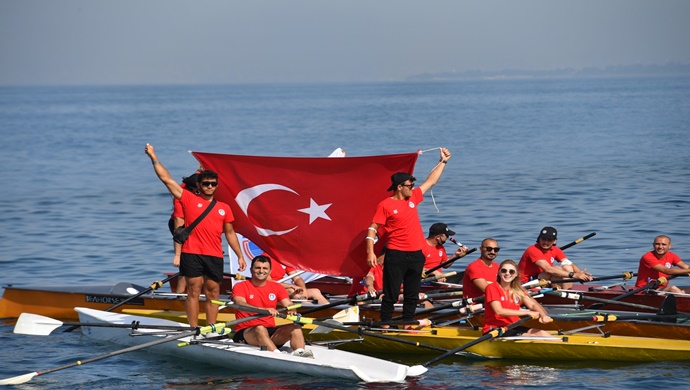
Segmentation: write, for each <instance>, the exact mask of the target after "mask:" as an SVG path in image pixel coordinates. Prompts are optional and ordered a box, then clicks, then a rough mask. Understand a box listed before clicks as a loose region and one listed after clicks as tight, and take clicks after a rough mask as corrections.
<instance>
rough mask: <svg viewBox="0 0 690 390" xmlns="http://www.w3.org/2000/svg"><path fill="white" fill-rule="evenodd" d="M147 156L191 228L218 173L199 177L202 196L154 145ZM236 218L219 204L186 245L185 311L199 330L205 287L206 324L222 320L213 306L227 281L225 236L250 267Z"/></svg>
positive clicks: (242, 266) (206, 203) (183, 271)
mask: <svg viewBox="0 0 690 390" xmlns="http://www.w3.org/2000/svg"><path fill="white" fill-rule="evenodd" d="M145 152H146V155H148V156H149V158H151V163H152V164H153V169H154V171H155V172H156V175H157V176H158V178H159V179H160V180H161V181H162V182H163V184H165V186H166V187H167V188H168V191H170V193H171V194H172V195H173V196H174V197H175V198H176V199H179V200H180V202H181V203H182V211H183V213H184V220H185V224H186V225H187V226H188V225H189V224H191V223H192V222H193V221H195V220H196V219H197V217H199V216H200V215H201V214H202V213H203V212H204V211H205V210H206V208H207V207H208V206H209V205H210V204H211V202H212V201H213V194H214V193H215V192H216V188H218V174H217V173H215V172H213V171H210V170H205V171H201V172H199V175H198V176H197V189H198V191H199V194H198V195H197V194H194V193H193V192H191V191H185V190H184V189H183V188H182V187H181V186H180V185H179V184H178V183H177V182H176V181H175V180H174V179H173V178H172V177H171V176H170V173H169V172H168V170H167V169H165V167H164V166H163V164H161V162H160V160H159V159H158V157H156V153H155V151H154V149H153V146H152V145H149V144H146V148H145ZM233 220H234V217H233V215H232V211H231V210H230V206H228V205H227V204H225V203H223V202H216V204H215V205H214V206H213V209H212V210H211V211H210V212H209V213H208V215H206V217H205V218H204V219H202V220H201V221H200V222H199V224H198V225H197V226H196V227H194V229H193V230H192V232H191V234H190V235H189V238H188V239H187V240H186V241H185V242H184V244H182V255H181V257H180V275H183V276H184V277H185V281H186V284H187V301H186V302H185V308H186V312H187V320H188V321H189V325H190V326H192V327H196V326H197V325H198V317H199V296H200V295H201V289H202V287H203V289H204V293H205V294H206V323H207V324H215V323H216V319H217V318H218V306H217V305H214V304H213V303H211V301H212V300H214V299H218V295H219V294H220V283H221V282H222V281H223V248H222V239H221V235H222V234H225V239H226V240H227V242H228V245H230V248H232V251H233V252H235V254H236V255H237V257H238V263H239V270H240V271H243V270H244V269H245V268H246V267H247V264H246V263H245V261H244V257H243V256H242V250H241V249H240V244H239V242H238V240H237V235H236V234H235V230H234V229H233V227H232V221H233Z"/></svg>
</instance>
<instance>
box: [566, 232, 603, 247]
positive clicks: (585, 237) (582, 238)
mask: <svg viewBox="0 0 690 390" xmlns="http://www.w3.org/2000/svg"><path fill="white" fill-rule="evenodd" d="M596 234H597V233H596V232H592V233H589V234H588V235H586V236H584V237H580V238H578V239H577V240H575V241H573V242H571V243H568V244H565V245H563V246H559V248H560V249H561V250H562V251H563V250H566V249H568V248H570V247H571V246H574V245H577V244H579V243H581V242H582V241H584V240H586V239H588V238H591V237H594V236H596Z"/></svg>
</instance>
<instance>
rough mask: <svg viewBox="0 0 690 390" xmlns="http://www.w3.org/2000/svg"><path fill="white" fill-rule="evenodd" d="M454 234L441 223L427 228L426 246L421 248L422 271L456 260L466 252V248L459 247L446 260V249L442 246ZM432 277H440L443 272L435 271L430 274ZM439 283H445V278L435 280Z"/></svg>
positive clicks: (440, 270)
mask: <svg viewBox="0 0 690 390" xmlns="http://www.w3.org/2000/svg"><path fill="white" fill-rule="evenodd" d="M454 235H455V232H454V231H452V230H450V229H449V228H448V225H446V224H445V223H442V222H437V223H435V224H433V225H431V227H429V235H428V236H427V237H426V238H425V241H426V245H424V246H422V251H423V252H424V259H425V260H424V271H426V270H428V269H432V268H434V267H437V266H439V265H441V264H442V263H444V262H446V261H448V260H457V259H459V258H461V257H462V256H463V255H464V254H465V252H467V247H466V246H461V247H459V248H458V250H457V251H456V252H455V253H454V254H453V257H451V258H450V259H448V254H447V253H446V248H444V247H443V245H444V244H445V243H446V241H447V240H448V238H450V236H454ZM432 274H434V275H442V274H443V270H442V269H440V268H439V269H437V270H435V271H434V272H432ZM427 276H431V275H427ZM437 280H438V281H439V282H445V281H446V278H441V279H437Z"/></svg>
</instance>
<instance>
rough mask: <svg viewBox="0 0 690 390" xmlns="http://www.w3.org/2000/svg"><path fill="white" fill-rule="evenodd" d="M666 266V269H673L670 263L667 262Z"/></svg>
mask: <svg viewBox="0 0 690 390" xmlns="http://www.w3.org/2000/svg"><path fill="white" fill-rule="evenodd" d="M664 266H665V267H666V268H671V266H672V264H671V263H669V262H668V261H667V262H666V264H665V265H664Z"/></svg>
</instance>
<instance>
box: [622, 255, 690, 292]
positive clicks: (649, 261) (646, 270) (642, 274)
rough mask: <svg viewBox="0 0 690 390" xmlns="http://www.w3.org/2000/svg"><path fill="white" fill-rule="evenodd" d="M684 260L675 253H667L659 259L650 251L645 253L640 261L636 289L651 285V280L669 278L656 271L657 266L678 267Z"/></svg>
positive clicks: (664, 285)
mask: <svg viewBox="0 0 690 390" xmlns="http://www.w3.org/2000/svg"><path fill="white" fill-rule="evenodd" d="M681 261H682V260H681V259H680V257H678V256H677V255H676V254H675V253H673V252H666V254H665V255H664V256H663V257H662V258H660V259H657V257H656V256H655V254H654V252H652V251H649V252H647V253H645V254H644V255H643V256H642V258H641V259H640V267H639V268H638V269H637V282H635V287H642V286H644V285H646V284H647V283H649V281H650V280H657V279H659V278H661V277H664V278H665V277H667V276H668V275H666V274H665V273H663V272H659V271H655V270H653V269H652V267H654V266H656V265H659V264H661V265H663V266H664V267H666V268H671V267H673V266H674V265H676V266H677V265H678V263H680V262H681ZM689 272H690V270H689ZM667 284H668V283H664V284H663V285H660V286H659V287H666V285H667Z"/></svg>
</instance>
